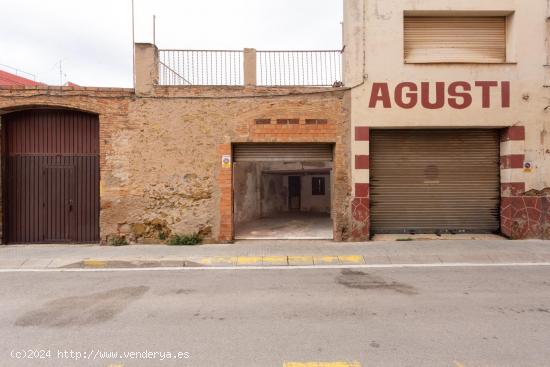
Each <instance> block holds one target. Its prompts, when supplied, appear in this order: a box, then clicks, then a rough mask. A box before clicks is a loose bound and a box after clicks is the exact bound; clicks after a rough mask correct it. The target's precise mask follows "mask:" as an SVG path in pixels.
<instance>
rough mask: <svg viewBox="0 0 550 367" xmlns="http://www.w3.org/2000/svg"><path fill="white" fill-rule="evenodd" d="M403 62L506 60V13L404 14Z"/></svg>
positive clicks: (495, 61)
mask: <svg viewBox="0 0 550 367" xmlns="http://www.w3.org/2000/svg"><path fill="white" fill-rule="evenodd" d="M404 40H405V47H404V49H405V62H410V63H424V62H426V63H429V62H479V63H500V62H505V61H506V17H405V21H404Z"/></svg>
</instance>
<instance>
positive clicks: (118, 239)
mask: <svg viewBox="0 0 550 367" xmlns="http://www.w3.org/2000/svg"><path fill="white" fill-rule="evenodd" d="M108 244H109V246H128V245H129V243H128V241H127V240H126V238H125V237H124V236H112V237H110V238H109V241H108Z"/></svg>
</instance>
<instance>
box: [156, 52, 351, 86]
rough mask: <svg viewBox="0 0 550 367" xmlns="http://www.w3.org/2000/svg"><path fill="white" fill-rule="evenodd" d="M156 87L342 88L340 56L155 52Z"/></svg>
mask: <svg viewBox="0 0 550 367" xmlns="http://www.w3.org/2000/svg"><path fill="white" fill-rule="evenodd" d="M159 84H160V85H203V86H205V85H220V86H221V85H234V86H238V85H258V86H308V87H329V86H342V54H341V51H339V50H324V51H256V50H255V49H244V50H243V51H236V50H159Z"/></svg>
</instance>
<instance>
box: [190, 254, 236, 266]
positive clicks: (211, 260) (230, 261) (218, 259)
mask: <svg viewBox="0 0 550 367" xmlns="http://www.w3.org/2000/svg"><path fill="white" fill-rule="evenodd" d="M237 260H238V258H237V256H214V257H202V258H199V259H198V260H196V262H197V263H199V264H202V265H222V264H227V265H237Z"/></svg>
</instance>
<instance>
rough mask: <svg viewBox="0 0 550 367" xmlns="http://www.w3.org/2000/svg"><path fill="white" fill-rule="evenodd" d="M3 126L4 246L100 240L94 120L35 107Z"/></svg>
mask: <svg viewBox="0 0 550 367" xmlns="http://www.w3.org/2000/svg"><path fill="white" fill-rule="evenodd" d="M2 125H3V126H2V129H3V130H5V137H4V139H5V140H4V142H5V145H6V153H7V154H6V155H7V158H6V174H5V176H4V183H5V185H6V189H7V190H6V195H5V200H4V204H5V206H4V207H5V208H6V212H5V214H6V215H5V216H4V220H5V226H4V228H6V234H5V235H6V238H5V240H6V242H8V243H93V242H98V241H99V119H98V116H97V115H93V114H89V113H84V112H77V111H66V110H38V109H36V110H28V111H21V112H14V113H10V114H7V115H5V116H3V118H2Z"/></svg>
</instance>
